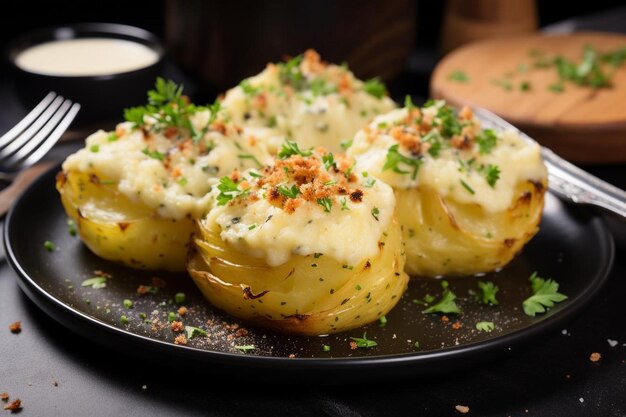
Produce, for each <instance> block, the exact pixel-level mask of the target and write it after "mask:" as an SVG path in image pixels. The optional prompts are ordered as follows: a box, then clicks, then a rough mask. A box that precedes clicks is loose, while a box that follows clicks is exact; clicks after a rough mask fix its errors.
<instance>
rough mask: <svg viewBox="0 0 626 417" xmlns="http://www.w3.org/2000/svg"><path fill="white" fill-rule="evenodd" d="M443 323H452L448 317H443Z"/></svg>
mask: <svg viewBox="0 0 626 417" xmlns="http://www.w3.org/2000/svg"><path fill="white" fill-rule="evenodd" d="M441 321H442V322H444V323H446V324H448V323H449V322H450V319H449V318H448V316H441Z"/></svg>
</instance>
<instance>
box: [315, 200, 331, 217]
mask: <svg viewBox="0 0 626 417" xmlns="http://www.w3.org/2000/svg"><path fill="white" fill-rule="evenodd" d="M317 204H319V205H320V206H322V207H323V208H324V211H325V212H326V213H330V210H331V209H332V207H333V201H332V200H331V199H330V198H328V197H324V198H318V199H317Z"/></svg>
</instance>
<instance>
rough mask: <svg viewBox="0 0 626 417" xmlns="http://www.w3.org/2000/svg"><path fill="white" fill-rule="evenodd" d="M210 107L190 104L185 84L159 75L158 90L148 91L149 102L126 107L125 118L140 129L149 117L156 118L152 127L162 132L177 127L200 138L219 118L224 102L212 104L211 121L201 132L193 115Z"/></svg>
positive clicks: (193, 137) (194, 137)
mask: <svg viewBox="0 0 626 417" xmlns="http://www.w3.org/2000/svg"><path fill="white" fill-rule="evenodd" d="M206 109H207V107H205V106H196V105H195V104H192V103H189V100H188V98H187V97H186V96H184V95H183V86H182V85H178V84H176V83H175V82H174V81H172V80H167V81H166V80H165V79H163V78H161V77H158V78H157V80H156V84H155V87H154V90H150V91H148V104H147V105H145V106H138V107H131V108H128V109H125V110H124V119H126V120H127V121H129V122H131V123H132V124H133V127H135V128H137V127H142V126H145V125H146V123H145V120H146V119H145V118H146V117H150V118H153V119H155V120H156V124H154V126H152V128H153V129H155V130H156V131H161V130H163V129H165V128H167V127H176V128H179V129H182V130H185V131H187V132H189V134H190V135H191V137H192V139H193V140H194V141H199V140H200V139H201V138H202V136H203V135H204V133H205V132H206V130H207V129H208V126H209V125H211V123H213V122H214V121H215V118H216V117H217V114H218V112H219V111H220V102H219V101H217V100H216V101H215V103H213V104H212V105H211V106H209V107H208V109H209V110H210V112H211V116H210V118H209V121H208V123H207V125H206V126H205V127H204V128H203V129H201V130H200V131H197V130H196V129H195V128H194V126H193V124H192V123H191V116H193V115H194V114H196V113H197V112H198V111H200V110H206Z"/></svg>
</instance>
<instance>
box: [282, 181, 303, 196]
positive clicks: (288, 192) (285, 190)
mask: <svg viewBox="0 0 626 417" xmlns="http://www.w3.org/2000/svg"><path fill="white" fill-rule="evenodd" d="M277 188H278V192H279V193H281V194H282V195H284V196H285V197H287V198H296V197H297V196H298V194H300V189H299V188H298V187H297V186H296V185H295V184H294V185H292V186H291V188H290V187H287V186H286V185H279V186H278V187H277Z"/></svg>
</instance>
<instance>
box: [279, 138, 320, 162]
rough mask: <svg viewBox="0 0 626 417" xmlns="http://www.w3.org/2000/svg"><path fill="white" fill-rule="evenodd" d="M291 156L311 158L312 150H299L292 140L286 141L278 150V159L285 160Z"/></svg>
mask: <svg viewBox="0 0 626 417" xmlns="http://www.w3.org/2000/svg"><path fill="white" fill-rule="evenodd" d="M293 155H300V156H311V155H313V151H312V150H310V149H309V150H302V149H300V147H299V146H298V144H297V143H296V142H294V141H292V140H286V141H285V142H284V143H283V144H282V146H281V148H280V152H278V157H279V158H280V159H287V158H289V157H290V156H293Z"/></svg>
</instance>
